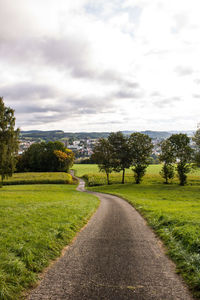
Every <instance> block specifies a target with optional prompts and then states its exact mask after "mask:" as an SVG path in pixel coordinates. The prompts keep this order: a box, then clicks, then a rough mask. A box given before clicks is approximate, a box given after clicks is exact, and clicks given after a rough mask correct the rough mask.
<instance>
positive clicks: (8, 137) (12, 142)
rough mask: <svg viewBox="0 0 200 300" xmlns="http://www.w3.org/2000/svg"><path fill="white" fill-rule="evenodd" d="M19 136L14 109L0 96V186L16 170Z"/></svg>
mask: <svg viewBox="0 0 200 300" xmlns="http://www.w3.org/2000/svg"><path fill="white" fill-rule="evenodd" d="M18 138H19V129H16V130H15V117H14V110H13V109H11V108H10V107H6V106H5V105H4V102H3V98H2V97H0V174H1V183H0V187H1V186H2V185H3V181H4V179H5V178H6V177H9V176H12V174H13V172H14V170H15V165H16V156H17V152H18V146H19V142H18Z"/></svg>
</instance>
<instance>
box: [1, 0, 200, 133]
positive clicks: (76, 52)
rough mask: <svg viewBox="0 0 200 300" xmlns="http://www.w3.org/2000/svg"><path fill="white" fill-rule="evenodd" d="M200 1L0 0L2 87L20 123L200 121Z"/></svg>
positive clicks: (74, 126) (175, 124)
mask: <svg viewBox="0 0 200 300" xmlns="http://www.w3.org/2000/svg"><path fill="white" fill-rule="evenodd" d="M199 11H200V1H199V0H190V1H189V0H168V1H166V0H124V1H123V0H112V1H106V0H73V1H66V0H59V1H55V0H34V1H33V0H17V1H13V0H0V70H1V76H0V96H3V97H4V102H5V104H6V105H7V106H10V107H12V108H14V109H15V115H16V120H17V126H19V127H20V128H21V129H23V130H31V129H41V130H54V129H61V130H64V131H73V132H75V131H117V130H146V129H150V130H194V129H196V125H197V122H200V17H199Z"/></svg>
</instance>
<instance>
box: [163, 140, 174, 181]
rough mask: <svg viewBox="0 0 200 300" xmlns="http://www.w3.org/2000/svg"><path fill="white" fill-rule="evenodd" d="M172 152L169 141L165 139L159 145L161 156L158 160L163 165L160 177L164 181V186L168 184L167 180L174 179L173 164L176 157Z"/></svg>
mask: <svg viewBox="0 0 200 300" xmlns="http://www.w3.org/2000/svg"><path fill="white" fill-rule="evenodd" d="M172 150H173V149H172V143H171V142H170V140H169V139H166V140H164V141H163V142H162V143H161V154H160V156H159V159H160V161H161V162H163V163H164V164H163V167H162V170H161V172H160V175H161V176H162V177H163V178H164V179H165V183H166V184H167V183H168V182H169V179H173V178H174V165H173V164H174V163H175V162H176V157H175V155H174V153H173V151H172Z"/></svg>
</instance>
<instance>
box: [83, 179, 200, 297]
mask: <svg viewBox="0 0 200 300" xmlns="http://www.w3.org/2000/svg"><path fill="white" fill-rule="evenodd" d="M89 189H90V190H93V191H98V192H103V193H111V194H115V195H118V196H120V197H123V198H124V199H126V200H127V201H128V202H129V203H131V204H132V205H133V206H134V207H135V208H136V209H137V210H138V211H139V212H140V213H141V214H142V215H143V216H144V217H145V218H146V219H147V221H148V223H149V224H150V225H151V226H152V227H153V229H154V230H155V231H156V232H157V233H158V235H159V236H160V237H161V238H162V239H163V241H164V242H165V244H166V246H167V249H168V253H169V255H170V256H171V258H172V259H173V260H174V261H175V262H176V264H177V270H178V272H180V273H181V274H182V276H183V277H184V279H185V280H186V282H187V283H188V285H189V287H190V288H191V289H192V290H193V292H194V294H195V296H197V297H198V298H200V184H196V185H195V184H194V183H193V184H192V185H187V186H184V187H182V186H179V185H178V184H172V185H166V184H155V182H154V183H153V184H150V183H144V182H143V183H142V184H141V185H136V184H134V183H132V184H125V185H122V184H113V185H110V186H107V185H104V186H98V187H92V188H89Z"/></svg>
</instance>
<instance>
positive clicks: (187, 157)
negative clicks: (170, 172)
mask: <svg viewBox="0 0 200 300" xmlns="http://www.w3.org/2000/svg"><path fill="white" fill-rule="evenodd" d="M168 140H169V142H170V143H171V149H172V153H173V156H174V157H175V159H176V162H177V167H176V168H177V172H178V177H179V182H180V185H185V184H186V182H187V175H186V174H187V173H189V172H190V169H191V165H190V163H191V162H192V157H193V150H192V148H191V147H190V139H189V137H188V136H187V134H183V133H179V134H172V135H171V136H170V137H169V139H168Z"/></svg>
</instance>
